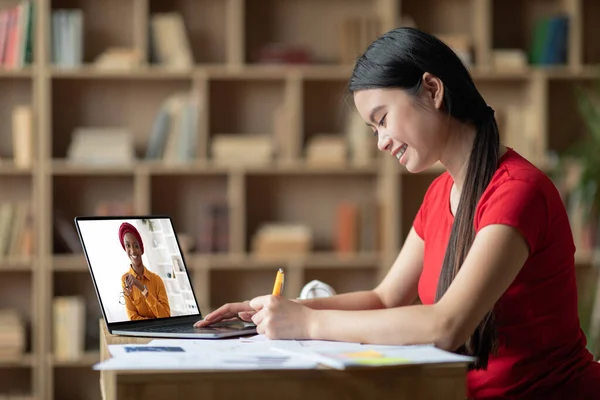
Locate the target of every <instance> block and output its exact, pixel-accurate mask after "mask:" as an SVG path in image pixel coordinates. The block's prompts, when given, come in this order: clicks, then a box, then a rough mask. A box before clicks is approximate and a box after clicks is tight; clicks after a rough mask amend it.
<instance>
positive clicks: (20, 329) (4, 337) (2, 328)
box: [0, 309, 27, 362]
mask: <svg viewBox="0 0 600 400" xmlns="http://www.w3.org/2000/svg"><path fill="white" fill-rule="evenodd" d="M26 343H27V341H26V332H25V323H24V321H23V318H22V316H21V315H20V314H19V313H18V312H17V311H16V310H14V309H1V310H0V362H10V361H18V360H19V359H21V357H22V356H23V354H24V352H25V350H26Z"/></svg>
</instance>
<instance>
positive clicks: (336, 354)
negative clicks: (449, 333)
mask: <svg viewBox="0 0 600 400" xmlns="http://www.w3.org/2000/svg"><path fill="white" fill-rule="evenodd" d="M271 348H272V349H273V350H276V351H279V352H281V353H282V354H288V355H295V356H299V357H302V358H304V359H306V360H313V361H315V362H317V363H320V364H323V365H327V366H329V367H331V368H336V369H346V368H353V367H366V366H373V367H375V366H389V365H403V364H431V363H464V362H471V361H473V360H474V358H473V357H468V356H462V355H458V354H455V353H451V352H448V351H444V350H441V349H438V348H436V347H434V346H432V345H410V346H388V345H367V344H359V343H344V342H322V341H318V342H316V341H315V342H304V343H300V342H295V343H294V342H286V343H274V344H273V345H272V346H271Z"/></svg>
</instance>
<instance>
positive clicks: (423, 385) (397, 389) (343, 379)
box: [100, 321, 467, 400]
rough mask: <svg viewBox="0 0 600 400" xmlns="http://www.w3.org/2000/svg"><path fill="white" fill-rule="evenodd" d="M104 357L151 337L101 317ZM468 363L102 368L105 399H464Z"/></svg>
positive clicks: (102, 357) (101, 380)
mask: <svg viewBox="0 0 600 400" xmlns="http://www.w3.org/2000/svg"><path fill="white" fill-rule="evenodd" d="M100 331H101V333H102V334H101V338H100V358H101V360H106V359H107V358H109V357H110V354H109V353H108V347H107V345H109V344H128V343H148V342H149V341H151V340H152V339H150V338H135V337H124V336H115V335H110V334H109V333H108V331H107V329H106V325H105V324H104V321H100ZM466 371H467V365H466V364H464V365H463V364H452V365H402V366H394V367H377V368H364V369H356V370H351V371H339V370H333V369H329V368H319V369H314V370H283V371H100V386H101V390H102V397H103V399H104V400H115V399H119V400H150V399H152V400H163V399H164V400H173V399H186V400H189V399H209V400H216V399H223V400H226V399H248V400H250V399H260V400H283V399H298V400H300V399H302V400H305V399H309V400H320V399H327V400H330V399H377V400H380V399H396V400H401V399H406V400H409V399H410V400H425V399H444V400H464V399H465V396H466V395H465V393H466Z"/></svg>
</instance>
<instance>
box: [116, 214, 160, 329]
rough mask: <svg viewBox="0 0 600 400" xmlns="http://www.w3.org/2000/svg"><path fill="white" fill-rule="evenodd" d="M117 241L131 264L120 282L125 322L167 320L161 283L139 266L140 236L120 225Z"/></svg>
mask: <svg viewBox="0 0 600 400" xmlns="http://www.w3.org/2000/svg"><path fill="white" fill-rule="evenodd" d="M119 240H120V242H121V246H123V250H125V252H126V253H127V256H128V257H129V260H131V263H130V264H129V271H128V272H126V273H125V274H123V276H122V278H121V285H122V286H123V293H124V294H125V307H126V309H127V315H128V317H129V319H130V320H140V319H152V318H164V317H170V316H171V308H170V306H169V299H168V298H167V292H166V290H165V284H164V282H163V280H162V279H161V277H160V276H158V275H157V274H155V273H153V272H152V271H149V270H148V269H147V268H146V267H145V266H144V264H143V263H142V255H143V254H144V243H143V242H142V237H141V236H140V233H139V232H138V230H137V229H136V228H135V227H134V226H133V225H131V224H130V223H128V222H124V223H122V224H121V226H120V227H119Z"/></svg>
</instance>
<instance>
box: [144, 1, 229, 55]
mask: <svg viewBox="0 0 600 400" xmlns="http://www.w3.org/2000/svg"><path fill="white" fill-rule="evenodd" d="M149 11H150V18H152V15H153V14H154V13H165V12H178V13H180V15H181V16H182V18H183V23H184V26H185V33H186V36H187V39H188V41H189V44H190V49H191V51H192V56H193V60H194V62H195V63H196V64H212V63H218V64H225V63H226V62H227V41H228V39H229V38H228V37H227V33H228V32H227V30H228V26H227V19H226V11H227V2H226V1H222V0H175V1H169V2H165V1H163V0H150V9H149ZM149 24H150V26H151V19H150V21H149Z"/></svg>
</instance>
